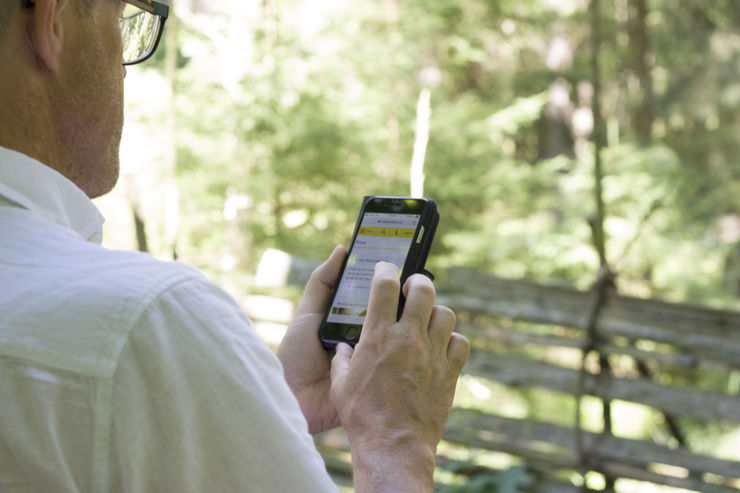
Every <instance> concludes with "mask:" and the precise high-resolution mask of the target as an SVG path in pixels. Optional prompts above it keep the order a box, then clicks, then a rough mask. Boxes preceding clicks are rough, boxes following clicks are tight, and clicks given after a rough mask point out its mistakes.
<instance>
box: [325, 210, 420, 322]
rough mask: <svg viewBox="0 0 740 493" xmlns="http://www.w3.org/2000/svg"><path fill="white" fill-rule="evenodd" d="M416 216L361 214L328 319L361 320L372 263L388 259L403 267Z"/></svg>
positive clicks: (368, 295)
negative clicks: (353, 242)
mask: <svg viewBox="0 0 740 493" xmlns="http://www.w3.org/2000/svg"><path fill="white" fill-rule="evenodd" d="M420 217H421V216H420V215H419V214H392V213H383V212H366V213H365V215H364V216H363V217H362V223H360V229H359V231H358V232H357V237H356V239H355V244H354V245H353V246H352V249H351V250H350V252H349V258H348V259H347V266H346V267H345V268H344V275H343V276H342V280H341V281H340V282H339V287H338V288H337V294H336V296H335V297H334V303H333V304H332V306H331V311H330V312H329V317H328V318H327V321H328V322H334V323H342V324H358V325H361V324H362V323H363V322H364V321H365V314H366V312H367V302H368V299H369V298H370V281H372V278H373V271H374V269H375V264H376V263H378V262H380V261H385V262H391V263H393V264H396V265H397V266H398V268H399V269H403V264H404V263H405V262H406V256H407V255H408V252H409V249H410V247H411V242H412V241H413V240H414V232H415V231H416V226H417V224H419V218H420Z"/></svg>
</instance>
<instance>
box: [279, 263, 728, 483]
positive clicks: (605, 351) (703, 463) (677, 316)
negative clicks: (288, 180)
mask: <svg viewBox="0 0 740 493" xmlns="http://www.w3.org/2000/svg"><path fill="white" fill-rule="evenodd" d="M291 265H294V266H296V268H291V269H288V271H289V275H288V276H287V279H288V282H290V283H291V284H294V283H296V284H301V283H303V282H304V281H305V280H306V278H307V275H308V272H309V271H310V269H309V268H308V266H309V265H310V264H307V263H306V262H305V261H292V262H291ZM437 293H438V296H437V298H438V302H439V303H441V304H445V305H447V306H449V307H451V308H452V309H453V310H455V311H456V312H457V313H458V316H459V319H460V322H459V323H458V330H459V331H460V332H462V333H464V334H466V335H467V336H468V337H469V338H470V339H471V342H472V346H473V351H472V352H471V358H470V360H469V362H468V364H467V365H466V367H465V369H464V374H466V375H467V377H466V378H471V377H472V378H476V379H480V380H481V381H483V382H497V383H498V384H503V385H505V386H507V387H509V388H510V389H513V390H517V389H532V388H540V389H547V390H549V391H554V392H557V393H560V394H562V395H570V396H572V397H573V398H575V399H576V401H577V402H580V398H581V396H582V395H590V396H593V397H596V398H598V399H601V400H602V401H603V402H604V406H605V407H607V408H608V406H609V402H610V401H613V400H615V399H619V400H622V401H628V402H632V403H638V404H642V405H644V406H649V407H650V408H653V409H654V410H655V411H656V412H659V413H662V414H663V415H664V416H665V420H666V422H669V421H670V424H671V430H672V432H673V433H674V434H675V436H676V437H677V438H679V440H678V442H679V444H683V445H678V446H675V447H669V446H666V445H664V444H658V443H654V442H653V441H651V440H650V439H648V438H642V439H628V438H623V437H617V436H613V435H612V434H611V433H609V432H608V430H607V432H602V433H594V432H591V431H585V430H582V429H580V428H579V427H578V426H577V424H578V423H579V420H577V419H576V420H575V422H574V423H573V424H572V425H571V426H563V425H562V423H560V424H556V423H552V422H543V421H537V420H535V419H531V418H519V419H514V418H511V417H506V416H502V415H497V414H494V413H492V412H490V411H486V412H484V411H481V410H479V409H470V408H457V407H456V408H454V409H453V411H452V415H451V418H450V422H449V425H448V428H447V432H446V434H445V438H444V439H445V441H446V443H449V444H453V445H456V446H463V447H467V448H470V449H474V450H477V451H491V452H496V453H505V454H509V455H511V456H514V457H518V458H520V459H521V460H522V461H524V463H526V464H527V468H528V471H529V472H530V475H531V476H532V477H533V478H535V479H536V481H535V482H534V483H533V484H531V485H530V486H528V487H526V488H524V487H521V488H520V491H530V492H533V493H575V492H581V491H592V490H588V489H587V488H586V487H585V486H575V485H574V484H572V483H570V482H569V481H567V480H564V479H563V478H564V475H563V474H562V472H563V471H571V472H572V471H580V472H581V473H584V472H586V471H589V470H590V471H597V472H599V473H601V474H603V475H604V477H606V478H610V480H615V479H619V478H627V479H632V480H636V481H643V482H648V483H653V484H656V485H664V486H670V487H675V488H682V489H687V490H693V491H700V492H703V493H730V492H737V491H739V490H738V487H740V462H738V461H736V460H727V459H726V458H724V459H723V458H721V457H716V456H713V455H711V454H707V453H704V454H701V453H695V452H692V451H691V450H690V449H689V447H688V446H686V445H685V441H684V440H683V437H682V436H680V435H681V430H680V422H679V421H678V420H679V419H681V418H690V419H691V421H692V422H693V423H696V422H699V423H700V424H701V423H704V424H712V423H728V422H729V423H738V424H740V398H739V397H738V396H737V395H733V394H732V393H728V392H727V391H726V389H722V388H719V387H718V386H717V385H714V386H711V385H704V384H702V383H701V382H703V381H704V380H703V379H702V378H701V375H705V374H707V375H712V376H713V378H714V380H713V381H717V380H720V381H727V380H728V378H727V377H728V376H729V375H730V374H731V373H732V372H734V371H735V370H737V369H739V368H740V313H738V312H733V311H728V310H713V309H709V308H706V307H700V306H692V305H686V304H674V303H667V302H664V301H658V300H645V299H637V298H631V297H627V296H620V295H618V294H616V293H615V292H612V291H607V292H606V295H605V297H604V298H603V305H602V306H601V307H600V310H598V316H597V318H596V320H595V324H594V327H593V329H594V330H593V331H592V332H591V333H589V332H588V330H587V324H588V317H589V313H591V312H592V309H593V303H594V298H595V291H594V290H589V291H584V290H578V289H574V288H572V287H563V286H553V285H545V284H537V283H533V282H529V281H521V280H508V279H500V278H495V277H491V276H487V275H483V274H480V273H476V272H470V271H465V270H460V269H455V270H451V271H450V272H449V273H448V276H447V278H446V280H445V281H444V282H438V283H437ZM594 338H595V339H594ZM587 341H588V342H589V344H590V343H594V342H595V343H596V344H595V348H596V349H597V352H598V354H599V355H600V356H601V359H600V360H598V361H597V363H594V364H586V363H587V361H586V360H581V358H580V354H581V353H580V352H579V350H581V349H583V348H584V346H585V345H586V343H587ZM532 348H535V349H536V350H533V349H532ZM554 348H557V349H559V350H563V349H564V350H566V351H570V353H571V358H570V359H569V360H568V361H565V362H564V361H562V360H558V358H553V357H549V356H547V355H548V354H549V353H548V351H551V350H553V349H554ZM573 354H575V355H577V357H576V358H575V359H574V358H573ZM543 355H545V356H543ZM615 357H617V358H623V359H624V358H626V359H628V360H629V361H631V362H633V363H634V366H635V367H636V368H637V369H639V371H637V372H633V373H632V374H630V375H615V374H614V372H610V371H607V370H608V369H609V368H602V367H601V366H602V365H604V364H605V363H606V362H607V361H608V359H609V358H615ZM592 363H593V362H592ZM607 366H608V365H607ZM687 374H688V375H689V378H686V377H685V376H686V375H687ZM676 382H679V383H676ZM681 382H682V383H681ZM495 398H496V397H495V396H493V397H491V399H495ZM576 405H579V404H576ZM481 407H482V408H485V407H486V406H481ZM613 419H615V420H617V419H619V416H614V417H613ZM561 421H562V420H561ZM606 428H608V426H606V424H605V429H606ZM317 444H318V446H319V448H320V450H321V451H322V454H323V455H324V457H325V458H326V461H327V467H328V468H329V469H330V471H333V472H334V473H335V474H336V475H337V477H338V478H339V480H340V482H341V480H342V478H344V480H346V478H347V474H348V473H349V472H350V471H351V464H349V462H348V461H349V458H348V457H349V456H348V454H347V450H348V444H347V442H346V439H342V438H341V437H340V438H337V437H336V435H335V434H332V433H329V434H326V435H323V436H320V437H318V438H317ZM738 456H740V454H736V455H735V457H738ZM438 467H439V468H442V469H445V470H449V471H451V472H453V473H455V474H457V475H458V476H462V477H463V478H465V477H468V478H475V477H479V476H480V475H481V474H487V475H495V474H502V473H503V472H502V471H496V470H495V469H493V468H491V467H487V466H484V465H481V464H478V463H474V462H466V461H464V460H460V459H457V458H452V457H449V456H445V454H444V453H442V454H441V455H440V457H439V458H438ZM471 484H472V479H471ZM611 484H613V482H607V490H609V488H610V487H611V486H610V485H611ZM448 489H452V490H454V491H466V489H465V486H464V485H463V486H456V487H453V486H446V485H445V484H442V483H440V484H439V485H438V491H446V490H448ZM476 491H483V490H476ZM486 491H496V490H495V489H491V490H486ZM631 491H635V490H634V489H633V490H631Z"/></svg>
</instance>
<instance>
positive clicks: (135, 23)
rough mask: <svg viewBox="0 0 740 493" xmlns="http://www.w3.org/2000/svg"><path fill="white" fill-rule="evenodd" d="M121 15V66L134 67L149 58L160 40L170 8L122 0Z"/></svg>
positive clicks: (149, 0) (150, 1)
mask: <svg viewBox="0 0 740 493" xmlns="http://www.w3.org/2000/svg"><path fill="white" fill-rule="evenodd" d="M124 2H126V5H125V6H124V8H123V12H122V13H121V20H120V23H121V36H122V38H123V64H124V65H134V64H137V63H141V62H143V61H144V60H147V59H148V58H149V57H151V56H152V55H153V54H154V52H155V51H157V46H158V45H159V40H160V39H161V38H162V31H163V29H164V23H165V21H166V20H167V15H168V14H169V11H170V8H169V7H168V6H167V5H165V4H163V3H160V2H156V1H154V0H124Z"/></svg>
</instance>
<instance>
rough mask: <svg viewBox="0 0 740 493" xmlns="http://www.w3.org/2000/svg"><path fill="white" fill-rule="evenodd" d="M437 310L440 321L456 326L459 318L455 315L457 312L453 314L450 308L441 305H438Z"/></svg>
mask: <svg viewBox="0 0 740 493" xmlns="http://www.w3.org/2000/svg"><path fill="white" fill-rule="evenodd" d="M435 309H436V311H437V316H438V317H439V318H440V320H443V321H444V322H445V323H447V324H450V325H452V326H453V327H454V326H455V324H456V323H457V316H456V315H455V312H453V311H452V310H451V309H449V308H448V307H446V306H441V305H437V306H436V307H435Z"/></svg>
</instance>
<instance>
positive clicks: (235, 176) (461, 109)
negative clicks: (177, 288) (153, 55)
mask: <svg viewBox="0 0 740 493" xmlns="http://www.w3.org/2000/svg"><path fill="white" fill-rule="evenodd" d="M199 5H200V4H199ZM208 5H210V3H209V2H203V3H202V5H200V8H201V9H202V11H197V10H196V11H192V12H188V11H184V10H179V14H180V20H181V21H182V23H181V28H180V33H179V40H178V45H179V46H178V48H179V50H180V52H179V56H178V67H179V68H178V70H177V72H176V78H175V81H174V89H175V91H176V94H175V108H176V110H177V113H176V121H177V143H176V144H177V148H178V154H177V155H178V170H177V174H178V182H179V186H180V188H181V197H182V198H183V199H182V209H181V213H182V221H181V224H182V227H181V240H180V242H181V244H182V245H184V246H183V252H184V255H185V256H186V258H187V259H190V260H191V261H194V262H195V263H196V264H199V265H201V266H208V265H211V268H215V266H213V259H210V257H209V256H208V255H210V254H211V253H212V252H214V251H219V252H223V251H225V250H229V251H230V254H232V255H234V256H236V258H237V260H238V261H237V265H238V266H239V267H238V268H239V269H241V270H243V271H244V272H254V269H255V266H256V262H257V260H258V259H259V256H260V254H261V252H262V251H263V250H264V249H266V248H269V247H272V248H280V249H283V250H287V251H288V252H290V253H292V254H295V255H299V256H302V257H308V258H314V259H321V258H323V257H325V255H326V254H327V253H328V252H329V250H330V249H331V247H332V246H333V245H334V244H337V243H344V244H346V243H347V241H348V239H349V235H350V233H351V231H352V224H353V222H354V219H355V214H356V211H357V209H358V207H359V204H360V201H361V199H362V197H363V196H364V195H367V194H399V195H403V194H407V193H408V189H409V178H408V168H409V162H410V158H411V153H412V148H413V141H414V121H415V118H416V101H417V98H418V95H419V91H420V90H421V89H422V88H424V87H426V88H429V89H430V90H431V93H432V99H431V101H432V117H431V122H430V124H431V129H430V138H429V143H428V146H427V149H426V162H425V175H426V182H425V194H426V195H428V196H430V197H433V198H435V199H436V200H437V201H438V203H439V205H440V211H441V214H442V220H441V224H440V228H439V230H438V234H439V239H438V241H437V242H436V245H435V247H434V249H433V251H432V256H431V257H430V262H431V263H432V266H431V267H432V268H434V269H436V270H437V271H443V270H444V269H445V268H446V267H449V266H453V265H455V266H463V267H470V268H475V269H480V270H484V271H488V272H492V273H495V274H498V275H502V276H513V277H520V276H527V277H534V278H540V279H544V278H557V279H561V280H564V281H566V282H571V283H575V284H579V285H586V284H588V283H589V282H591V280H592V279H593V276H594V273H595V270H596V268H597V267H598V265H597V264H598V258H597V255H596V253H595V251H594V249H593V246H592V236H591V229H590V226H589V221H591V220H592V219H593V217H594V214H595V199H594V195H593V190H594V181H593V160H594V159H593V146H592V145H590V144H588V143H586V141H585V138H586V137H588V133H589V132H588V129H587V130H585V131H583V130H578V129H577V128H576V119H575V115H576V113H577V112H579V113H578V115H580V117H584V115H585V117H586V120H585V121H586V123H587V120H588V117H589V115H590V101H589V86H588V84H590V81H591V77H592V74H591V72H590V70H591V69H590V56H591V53H590V51H589V33H590V28H591V25H590V18H589V13H588V11H587V2H578V1H563V2H549V1H544V0H530V1H525V2H521V1H513V0H510V1H502V2H490V1H486V0H469V1H466V2H456V1H452V0H441V1H436V2H428V1H423V0H408V1H404V2H400V1H397V0H386V1H384V2H380V1H375V2H354V1H353V2H345V3H341V4H340V3H338V4H336V5H335V4H331V5H328V4H327V5H326V6H323V7H321V6H319V7H312V8H311V9H308V10H307V9H305V7H304V6H303V5H302V4H301V3H291V2H270V3H264V4H257V3H255V4H254V5H251V4H250V5H245V4H243V3H240V2H234V3H233V5H231V7H230V9H227V11H228V14H226V13H221V12H226V11H221V10H218V9H211V8H210V7H208ZM648 6H649V9H650V10H649V12H648V14H647V17H646V18H645V19H643V21H644V23H643V24H642V25H643V30H644V31H645V34H646V38H645V39H646V40H647V41H646V42H645V43H643V44H642V45H641V44H639V42H638V41H639V40H640V39H642V38H641V37H640V35H639V34H640V26H641V24H640V19H639V17H638V13H637V11H636V9H635V8H634V5H633V3H632V2H630V1H628V0H620V1H617V2H614V3H608V4H604V5H602V9H603V10H602V19H601V21H602V25H601V30H602V44H601V46H600V51H599V64H600V67H601V71H602V73H601V80H602V87H601V96H602V107H603V114H604V117H605V120H606V121H607V129H606V134H607V140H606V144H607V146H606V148H605V149H604V151H603V154H602V157H603V161H604V167H605V178H604V181H603V186H604V194H603V197H604V201H605V205H606V218H605V230H606V235H607V237H606V241H607V244H606V250H607V257H608V259H609V261H610V263H612V264H613V265H614V266H615V268H616V270H617V271H618V272H619V274H620V277H619V281H618V282H619V283H620V286H619V287H620V289H621V290H622V291H623V292H627V293H632V294H640V295H659V296H665V297H668V298H672V299H677V300H680V299H690V300H693V301H700V302H710V303H721V304H724V305H727V306H733V303H736V301H733V299H734V298H733V295H732V293H730V292H728V291H727V290H726V286H725V283H723V279H725V278H726V277H727V273H726V272H725V270H727V269H729V268H728V267H727V262H728V261H727V259H728V258H730V257H731V255H732V252H733V251H734V249H735V248H736V247H735V245H736V244H737V243H738V242H739V241H740V235H738V234H736V233H734V235H733V233H732V232H731V231H730V232H728V231H726V228H724V229H723V227H721V224H724V223H723V221H724V220H725V219H726V218H728V217H729V218H731V217H733V215H736V214H737V211H738V210H740V198H739V197H740V166H738V163H737V156H738V155H740V148H739V146H740V144H739V143H738V142H740V141H738V139H737V138H736V136H737V135H738V133H740V116H738V115H740V112H739V111H737V110H738V109H739V108H740V83H738V81H737V80H736V79H737V77H736V74H737V73H738V69H739V68H740V35H738V26H739V25H740V19H739V18H738V14H737V9H736V8H735V7H734V4H733V3H732V2H729V1H726V2H691V3H690V5H687V7H686V8H681V9H676V8H675V6H674V5H673V3H672V2H670V1H667V0H659V1H655V2H649V3H648ZM309 10H310V12H309ZM162 58H163V57H162V56H161V54H160V55H158V58H157V60H156V61H155V63H154V64H153V67H154V68H153V70H154V71H159V70H161V68H160V67H159V65H158V64H159V63H161V62H162ZM640 60H642V62H640ZM643 62H644V63H643ZM645 67H647V68H645ZM646 71H647V72H646ZM129 77H131V75H130V76H129ZM646 84H647V85H646ZM558 88H560V89H558ZM558 90H559V91H560V92H558ZM147 115H148V118H151V119H152V121H157V120H156V118H152V116H154V115H150V114H148V113H147ZM581 121H583V120H581ZM646 129H647V130H646ZM578 132H581V133H580V134H579V133H578ZM234 204H237V205H236V206H235V205H234ZM234 207H235V208H234ZM229 208H231V209H230V210H231V211H232V213H231V214H230V215H229V217H228V218H227V217H226V216H225V215H224V212H225V211H226V209H229ZM222 241H223V242H225V243H226V246H224V245H223V243H221V246H219V242H222ZM205 252H211V253H208V254H207V253H205ZM697 258H700V259H701V261H700V262H695V261H694V260H695V259H697ZM728 272H730V271H728ZM730 274H731V272H730ZM735 306H736V305H735Z"/></svg>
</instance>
